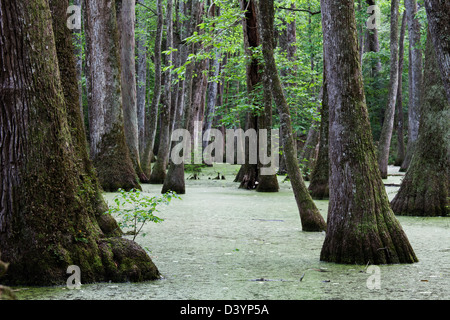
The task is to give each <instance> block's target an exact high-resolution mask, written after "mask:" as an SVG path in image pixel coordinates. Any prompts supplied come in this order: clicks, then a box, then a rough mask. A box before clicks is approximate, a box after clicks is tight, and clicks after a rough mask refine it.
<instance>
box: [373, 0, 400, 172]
mask: <svg viewBox="0 0 450 320" xmlns="http://www.w3.org/2000/svg"><path fill="white" fill-rule="evenodd" d="M398 10H399V2H398V0H391V36H390V43H391V44H390V48H391V60H390V61H391V71H390V79H389V96H388V104H387V106H386V110H385V114H384V122H383V127H382V129H381V135H380V141H379V144H378V167H379V169H380V173H381V178H382V179H387V175H388V162H389V150H390V147H391V139H392V132H393V130H394V118H395V104H396V101H397V91H398V79H399V75H398V72H399V68H398V14H399V12H398Z"/></svg>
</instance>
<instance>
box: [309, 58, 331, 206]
mask: <svg viewBox="0 0 450 320" xmlns="http://www.w3.org/2000/svg"><path fill="white" fill-rule="evenodd" d="M325 64H326V61H324V66H325ZM325 70H326V68H325V67H324V72H323V89H322V107H321V108H320V117H321V120H320V142H319V154H318V156H317V162H316V165H315V166H314V170H313V171H312V173H311V182H310V184H309V187H308V190H309V193H310V194H311V197H312V198H313V199H318V200H322V199H325V198H328V196H329V188H328V180H329V171H330V159H329V157H328V149H329V148H328V120H329V118H328V108H329V106H328V88H327V87H328V84H327V77H326V73H325Z"/></svg>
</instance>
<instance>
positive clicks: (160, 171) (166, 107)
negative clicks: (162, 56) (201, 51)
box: [150, 0, 173, 184]
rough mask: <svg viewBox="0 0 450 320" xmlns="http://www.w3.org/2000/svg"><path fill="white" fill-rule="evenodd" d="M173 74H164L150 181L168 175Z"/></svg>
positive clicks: (169, 47)
mask: <svg viewBox="0 0 450 320" xmlns="http://www.w3.org/2000/svg"><path fill="white" fill-rule="evenodd" d="M166 10H167V12H166V28H167V32H166V50H172V48H173V25H172V14H173V1H172V0H168V2H167V8H166ZM172 60H173V54H172V53H169V54H167V56H166V67H169V66H171V65H172V64H173V61H172ZM171 85H172V74H171V70H170V69H167V71H166V74H165V76H164V95H163V98H164V99H163V101H162V102H163V105H162V109H161V127H160V131H159V134H160V137H159V148H158V155H157V157H156V163H155V166H154V167H153V170H152V174H151V176H150V183H152V184H163V183H164V178H165V177H166V170H167V165H168V163H169V151H170V150H169V149H170V109H171V106H172V93H171Z"/></svg>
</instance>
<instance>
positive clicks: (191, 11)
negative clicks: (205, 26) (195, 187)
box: [161, 1, 199, 194]
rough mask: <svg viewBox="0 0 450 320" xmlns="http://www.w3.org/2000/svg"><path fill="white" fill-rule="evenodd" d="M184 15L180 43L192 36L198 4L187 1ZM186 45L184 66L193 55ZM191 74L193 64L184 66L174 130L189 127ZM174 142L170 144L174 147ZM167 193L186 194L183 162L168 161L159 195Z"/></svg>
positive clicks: (191, 48)
mask: <svg viewBox="0 0 450 320" xmlns="http://www.w3.org/2000/svg"><path fill="white" fill-rule="evenodd" d="M185 6H186V7H185V8H184V14H185V15H186V16H187V17H190V19H185V20H184V22H183V26H182V28H181V29H182V34H181V41H182V42H183V40H184V39H185V38H187V37H189V36H191V35H192V33H193V31H194V30H195V27H196V24H197V22H198V20H197V19H198V18H199V17H198V13H199V3H198V2H194V1H188V2H187V3H186V4H185ZM185 46H186V44H185V45H184V46H183V47H182V48H181V49H180V55H181V61H180V63H181V64H185V63H186V61H187V57H188V55H189V54H191V53H193V50H194V45H189V46H188V47H185ZM192 73H193V64H192V63H191V64H189V65H187V66H186V73H185V80H184V81H183V86H182V92H181V95H182V98H181V101H180V102H179V112H178V114H177V117H176V122H175V129H187V128H188V125H189V121H188V120H189V118H190V115H191V113H190V110H191V107H192V106H191V101H192V100H191V96H192V76H193V75H192ZM175 143H176V142H172V145H174V144H175ZM168 191H173V192H176V193H177V194H185V193H186V183H185V178H184V161H182V162H181V163H175V162H174V161H173V159H172V158H170V159H169V169H168V171H167V175H166V177H165V179H164V184H163V187H162V190H161V193H166V192H168Z"/></svg>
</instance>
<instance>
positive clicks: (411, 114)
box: [400, 0, 423, 171]
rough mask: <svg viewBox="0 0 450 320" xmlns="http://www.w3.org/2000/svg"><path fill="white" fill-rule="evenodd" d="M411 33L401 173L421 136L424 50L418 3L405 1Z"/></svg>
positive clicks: (407, 164) (409, 0)
mask: <svg viewBox="0 0 450 320" xmlns="http://www.w3.org/2000/svg"><path fill="white" fill-rule="evenodd" d="M405 9H406V17H407V22H408V33H409V54H410V59H409V103H408V144H407V145H406V155H405V160H404V161H403V163H402V166H401V168H400V171H406V170H407V169H408V166H409V163H410V162H411V158H412V155H413V154H414V146H415V143H416V140H417V138H418V135H419V117H420V116H419V115H420V92H421V88H422V81H423V80H422V60H423V59H422V50H421V49H420V46H421V45H420V23H419V19H418V18H417V17H416V14H417V1H416V0H405Z"/></svg>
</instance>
